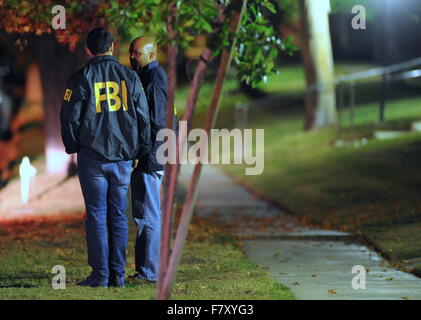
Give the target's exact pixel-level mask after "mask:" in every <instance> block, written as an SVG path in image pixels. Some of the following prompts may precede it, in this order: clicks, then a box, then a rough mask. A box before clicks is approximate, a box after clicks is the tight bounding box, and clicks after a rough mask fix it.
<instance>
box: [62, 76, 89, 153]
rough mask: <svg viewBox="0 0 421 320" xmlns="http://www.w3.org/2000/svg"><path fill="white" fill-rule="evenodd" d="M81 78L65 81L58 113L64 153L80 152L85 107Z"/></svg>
mask: <svg viewBox="0 0 421 320" xmlns="http://www.w3.org/2000/svg"><path fill="white" fill-rule="evenodd" d="M85 83H86V82H85V81H84V79H83V78H82V77H80V76H77V75H73V76H72V77H71V78H70V79H69V80H68V81H67V88H66V91H65V93H64V97H63V103H62V106H61V111H60V123H61V137H62V139H63V144H64V147H65V149H66V153H68V154H71V153H75V152H79V151H80V144H79V131H80V124H81V116H82V113H83V109H84V107H85V105H86V86H85Z"/></svg>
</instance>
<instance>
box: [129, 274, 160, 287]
mask: <svg viewBox="0 0 421 320" xmlns="http://www.w3.org/2000/svg"><path fill="white" fill-rule="evenodd" d="M127 283H130V284H151V285H155V284H156V281H150V280H146V279H144V278H142V276H141V275H140V274H139V273H136V274H134V275H132V276H130V277H128V278H127Z"/></svg>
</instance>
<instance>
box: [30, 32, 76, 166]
mask: <svg viewBox="0 0 421 320" xmlns="http://www.w3.org/2000/svg"><path fill="white" fill-rule="evenodd" d="M35 42H36V53H37V55H36V58H37V60H38V64H39V66H40V73H41V84H42V93H43V106H44V112H45V124H44V130H45V138H46V143H45V159H46V172H47V173H48V174H67V173H68V168H69V164H70V162H71V156H70V155H68V154H66V153H65V151H64V146H63V142H62V139H61V130H60V119H59V115H60V108H61V104H62V101H63V94H64V91H65V89H66V81H67V79H68V78H69V77H70V76H71V74H72V73H73V72H75V71H77V68H78V67H80V63H81V62H82V61H83V55H82V52H83V50H82V49H81V47H78V49H76V52H70V51H69V49H68V48H67V47H66V46H64V45H62V44H59V43H58V42H57V40H56V38H55V36H54V35H50V34H47V35H43V36H41V37H37V38H35Z"/></svg>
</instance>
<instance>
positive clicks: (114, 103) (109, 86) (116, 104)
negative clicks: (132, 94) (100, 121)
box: [94, 80, 128, 113]
mask: <svg viewBox="0 0 421 320" xmlns="http://www.w3.org/2000/svg"><path fill="white" fill-rule="evenodd" d="M102 89H105V93H101V90H102ZM94 90H95V106H96V112H97V113H100V112H101V111H102V110H101V101H107V104H108V111H110V112H113V111H118V110H120V108H121V105H123V110H124V111H127V110H128V107H127V87H126V82H125V81H124V80H122V81H121V98H120V96H119V94H120V86H119V85H118V83H117V82H114V81H106V82H95V83H94ZM122 100H123V101H122Z"/></svg>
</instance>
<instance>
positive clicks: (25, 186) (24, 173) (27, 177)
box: [19, 157, 37, 203]
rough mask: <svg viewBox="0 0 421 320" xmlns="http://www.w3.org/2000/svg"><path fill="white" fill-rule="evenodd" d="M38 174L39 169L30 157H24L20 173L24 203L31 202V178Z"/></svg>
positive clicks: (21, 193) (21, 194)
mask: <svg viewBox="0 0 421 320" xmlns="http://www.w3.org/2000/svg"><path fill="white" fill-rule="evenodd" d="M36 174H37V169H35V167H34V166H32V165H31V163H30V162H29V158H28V157H24V158H23V159H22V162H21V164H20V166H19V175H20V199H21V202H22V203H28V202H29V191H30V188H29V187H30V183H31V178H35V175H36Z"/></svg>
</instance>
